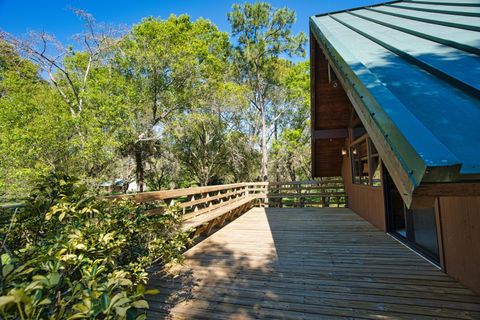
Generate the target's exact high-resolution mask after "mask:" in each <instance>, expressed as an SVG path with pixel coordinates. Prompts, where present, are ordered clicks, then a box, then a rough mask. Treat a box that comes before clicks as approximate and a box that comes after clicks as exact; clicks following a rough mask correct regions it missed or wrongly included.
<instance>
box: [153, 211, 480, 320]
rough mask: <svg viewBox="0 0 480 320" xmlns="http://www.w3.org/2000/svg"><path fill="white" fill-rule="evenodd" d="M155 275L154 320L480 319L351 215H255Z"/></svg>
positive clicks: (441, 278)
mask: <svg viewBox="0 0 480 320" xmlns="http://www.w3.org/2000/svg"><path fill="white" fill-rule="evenodd" d="M184 255H185V258H186V261H185V264H184V265H182V266H177V267H176V268H174V269H172V273H174V274H175V276H172V275H161V274H158V275H152V276H151V279H150V282H149V286H150V287H152V288H158V289H159V290H160V291H161V294H160V295H157V296H153V297H151V298H149V303H150V306H151V310H152V313H151V314H150V315H149V317H150V318H152V319H158V318H161V317H165V318H174V319H207V318H211V319H254V318H262V319H263V318H265V319H268V318H270V319H280V318H282V319H322V318H328V319H330V318H332V319H334V318H336V317H341V318H346V317H347V318H355V319H357V318H363V319H445V318H448V319H479V318H480V298H479V297H478V296H476V295H475V294H474V293H472V292H471V291H470V290H468V289H466V288H465V287H463V286H462V285H460V284H459V283H458V282H456V281H454V280H453V279H451V278H450V277H448V276H447V275H445V274H444V273H443V272H441V271H440V270H439V269H438V268H436V267H435V266H433V265H431V264H430V263H429V262H427V261H426V260H424V259H423V258H422V257H420V256H419V255H417V254H415V253H414V252H412V251H410V250H409V249H408V248H406V247H404V246H403V245H402V244H400V243H399V242H397V241H396V240H394V239H393V238H391V237H389V236H388V235H385V234H384V233H383V232H381V231H378V230H377V229H376V228H374V227H373V226H371V225H370V224H369V223H368V222H366V221H365V220H363V219H362V218H360V217H359V216H358V215H356V214H355V213H353V212H352V211H351V210H349V209H345V208H298V209H281V208H253V209H251V210H250V211H248V212H247V213H245V214H243V215H242V216H240V217H238V218H237V219H236V220H234V221H233V222H231V223H229V224H227V225H226V226H225V227H223V228H222V229H220V230H218V231H217V232H216V233H214V234H213V235H212V236H210V237H208V238H206V239H205V240H203V241H202V242H200V243H199V244H197V245H196V246H194V247H192V248H191V249H190V250H188V251H187V252H185V254H184Z"/></svg>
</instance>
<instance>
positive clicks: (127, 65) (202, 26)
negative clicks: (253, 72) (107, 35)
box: [117, 15, 229, 191]
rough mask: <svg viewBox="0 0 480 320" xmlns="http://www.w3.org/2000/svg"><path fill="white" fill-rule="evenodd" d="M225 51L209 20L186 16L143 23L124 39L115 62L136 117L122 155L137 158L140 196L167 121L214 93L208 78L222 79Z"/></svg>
mask: <svg viewBox="0 0 480 320" xmlns="http://www.w3.org/2000/svg"><path fill="white" fill-rule="evenodd" d="M228 48H229V41H228V35H227V34H225V33H223V32H220V31H219V30H218V29H217V27H216V26H215V25H213V24H212V23H211V22H210V21H208V20H205V19H198V20H197V21H195V22H194V21H191V20H190V17H188V16H187V15H180V16H175V15H171V16H170V17H169V18H168V19H167V20H161V19H156V18H147V19H145V20H143V21H142V22H141V23H139V24H137V25H135V26H134V27H133V29H132V30H131V32H129V33H128V34H127V36H126V37H125V39H124V40H123V42H122V46H121V52H120V54H119V56H118V59H117V63H118V66H119V68H120V70H121V72H122V73H123V74H124V75H125V77H126V78H127V79H129V81H130V83H131V84H132V88H133V89H132V91H130V92H129V95H130V97H131V99H132V104H133V107H132V110H131V112H132V114H133V115H134V119H133V123H132V124H131V129H132V135H131V137H130V139H129V140H128V141H126V142H125V150H126V153H128V154H131V155H132V156H133V157H134V159H135V162H136V173H137V183H138V184H139V186H140V191H143V188H144V179H145V163H146V159H147V158H149V157H151V156H152V155H153V154H152V152H153V151H154V149H155V148H153V145H154V144H155V141H158V140H160V138H161V133H162V130H163V129H164V126H165V124H166V122H167V121H168V120H169V119H171V118H172V117H173V116H174V115H176V114H180V113H182V112H184V111H187V110H189V109H191V108H192V106H193V102H195V100H196V99H197V98H198V97H199V96H202V95H204V94H205V91H211V90H212V89H211V88H210V87H209V85H210V81H209V79H212V78H214V77H215V75H219V74H221V72H222V67H223V66H224V63H225V61H226V59H227V57H228ZM157 150H158V149H157Z"/></svg>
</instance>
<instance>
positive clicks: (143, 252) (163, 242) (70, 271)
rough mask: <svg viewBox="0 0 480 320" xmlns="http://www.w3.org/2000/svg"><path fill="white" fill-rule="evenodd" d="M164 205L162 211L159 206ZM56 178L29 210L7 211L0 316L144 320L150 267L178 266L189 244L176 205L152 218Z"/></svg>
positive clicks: (140, 207)
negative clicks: (159, 265)
mask: <svg viewBox="0 0 480 320" xmlns="http://www.w3.org/2000/svg"><path fill="white" fill-rule="evenodd" d="M157 206H158V205H157ZM148 209H151V206H150V207H147V206H146V205H140V204H137V203H134V202H132V201H129V200H120V201H115V202H107V201H105V200H100V199H97V198H95V197H94V196H92V195H90V194H89V192H88V190H87V189H86V188H85V187H83V186H82V185H79V184H78V183H77V182H76V181H75V180H74V179H72V178H70V177H67V176H61V175H56V174H52V175H50V176H48V177H47V178H46V179H45V180H44V181H43V182H42V183H41V184H39V185H38V186H37V187H36V188H35V190H33V192H32V193H31V195H30V197H29V199H28V201H27V203H26V206H25V207H23V208H20V209H17V211H16V212H15V213H13V215H12V213H10V214H9V217H8V218H9V219H8V220H7V219H5V217H6V215H7V213H6V212H3V213H2V215H3V216H2V217H0V220H2V221H5V220H6V221H7V222H8V221H9V222H8V223H6V224H3V225H1V227H0V232H1V236H2V238H1V239H0V241H1V245H2V249H1V250H2V254H1V265H2V270H1V271H2V272H1V276H0V295H1V296H0V318H2V319H123V318H126V319H144V318H145V316H146V315H145V309H146V308H148V303H147V302H146V301H145V300H144V295H146V294H155V293H156V292H155V291H154V290H147V289H146V288H145V284H146V282H147V272H146V268H147V267H148V266H151V265H152V264H153V263H160V264H162V265H166V264H171V263H176V262H179V261H180V260H181V258H182V255H181V253H182V251H183V250H184V249H185V247H186V245H187V244H188V242H189V240H188V235H187V234H186V233H183V232H180V231H179V230H180V229H179V226H180V223H181V216H180V214H179V212H180V211H179V210H178V208H177V207H169V208H165V212H164V214H161V215H151V214H148V212H146V210H148Z"/></svg>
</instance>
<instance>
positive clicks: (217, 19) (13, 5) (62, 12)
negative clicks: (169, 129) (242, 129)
mask: <svg viewBox="0 0 480 320" xmlns="http://www.w3.org/2000/svg"><path fill="white" fill-rule="evenodd" d="M243 2H245V1H244V0H240V1H230V0H228V1H218V0H217V1H213V0H177V1H174V0H46V1H39V0H29V1H25V0H0V29H2V30H3V31H6V32H9V33H12V34H13V35H15V36H22V35H24V34H26V33H27V32H28V31H30V30H37V31H41V30H43V31H46V32H48V33H51V34H54V35H55V36H56V37H57V38H58V39H59V40H60V41H62V42H63V43H65V44H69V43H72V44H73V43H74V41H73V40H72V35H74V34H76V33H79V32H80V31H81V30H82V28H83V24H82V22H81V21H80V20H79V18H78V17H76V16H75V15H74V14H73V12H71V11H70V10H69V9H68V8H69V7H74V8H78V9H83V10H86V11H87V12H89V13H91V14H93V15H94V17H95V18H96V19H97V21H99V22H106V23H111V24H126V25H132V24H135V23H137V22H139V21H140V20H141V19H142V18H144V17H148V16H155V17H157V16H159V17H161V18H166V17H168V16H169V15H170V14H171V13H175V14H181V13H187V14H189V15H190V16H192V17H193V18H194V19H196V18H198V17H204V18H207V19H209V20H211V21H213V22H214V23H215V24H217V26H218V27H219V28H220V29H221V30H223V31H230V26H229V24H228V20H227V12H228V11H230V9H231V7H232V4H233V3H243ZM269 2H270V3H271V4H272V5H273V6H274V7H276V8H279V7H284V6H287V7H289V8H291V9H293V10H295V11H296V13H297V23H296V24H295V26H294V31H296V32H299V31H303V32H305V33H308V17H309V16H311V15H314V14H318V13H323V12H328V11H334V10H340V9H347V8H352V7H357V6H363V5H368V4H373V3H379V2H383V1H379V0H317V1H313V0H284V1H276V0H274V1H269Z"/></svg>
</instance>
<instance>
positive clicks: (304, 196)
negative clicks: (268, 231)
mask: <svg viewBox="0 0 480 320" xmlns="http://www.w3.org/2000/svg"><path fill="white" fill-rule="evenodd" d="M249 185H250V190H251V191H249V193H250V194H252V193H254V196H256V197H259V198H261V199H265V201H264V204H265V205H268V206H269V207H280V208H282V207H307V206H317V207H346V206H348V201H347V200H348V199H347V194H346V193H345V189H344V185H343V181H342V180H341V179H329V180H322V181H289V182H267V183H265V182H261V183H250V184H249Z"/></svg>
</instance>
